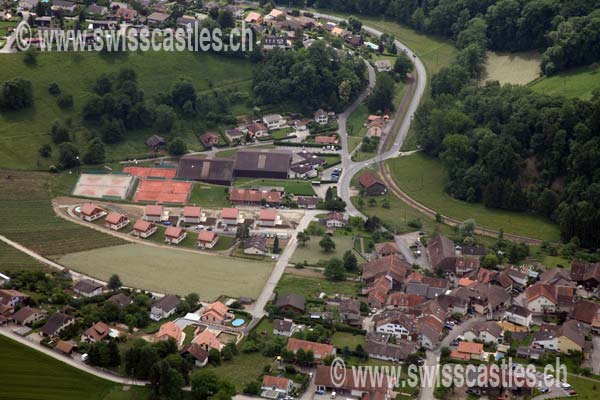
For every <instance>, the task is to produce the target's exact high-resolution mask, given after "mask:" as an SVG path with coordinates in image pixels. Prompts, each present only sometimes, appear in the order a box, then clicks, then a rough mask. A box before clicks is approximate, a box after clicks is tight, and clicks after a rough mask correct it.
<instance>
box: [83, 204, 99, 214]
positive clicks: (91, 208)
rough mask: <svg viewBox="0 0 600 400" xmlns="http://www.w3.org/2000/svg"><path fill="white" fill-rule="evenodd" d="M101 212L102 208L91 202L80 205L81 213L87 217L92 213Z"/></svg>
mask: <svg viewBox="0 0 600 400" xmlns="http://www.w3.org/2000/svg"><path fill="white" fill-rule="evenodd" d="M101 212H102V209H101V208H100V207H98V206H97V205H95V204H92V203H85V204H84V205H83V206H81V214H82V215H85V216H87V217H90V216H92V215H95V214H98V213H101Z"/></svg>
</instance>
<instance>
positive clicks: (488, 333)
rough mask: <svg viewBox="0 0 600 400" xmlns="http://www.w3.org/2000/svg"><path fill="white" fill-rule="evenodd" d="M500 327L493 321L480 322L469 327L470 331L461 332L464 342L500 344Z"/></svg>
mask: <svg viewBox="0 0 600 400" xmlns="http://www.w3.org/2000/svg"><path fill="white" fill-rule="evenodd" d="M502 332H503V330H502V327H501V326H500V325H499V324H498V323H497V322H495V321H486V322H480V323H478V324H475V325H473V326H471V328H470V329H468V330H466V331H465V332H463V335H462V336H463V337H464V338H465V340H468V341H474V340H480V341H482V342H484V343H488V342H491V343H500V342H502V337H503V335H502Z"/></svg>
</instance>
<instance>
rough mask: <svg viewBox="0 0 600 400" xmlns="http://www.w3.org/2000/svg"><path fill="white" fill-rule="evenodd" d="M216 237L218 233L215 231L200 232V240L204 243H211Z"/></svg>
mask: <svg viewBox="0 0 600 400" xmlns="http://www.w3.org/2000/svg"><path fill="white" fill-rule="evenodd" d="M216 237H217V234H216V233H215V232H211V231H202V232H200V233H199V234H198V241H199V242H204V243H211V242H212V241H213V240H215V238H216Z"/></svg>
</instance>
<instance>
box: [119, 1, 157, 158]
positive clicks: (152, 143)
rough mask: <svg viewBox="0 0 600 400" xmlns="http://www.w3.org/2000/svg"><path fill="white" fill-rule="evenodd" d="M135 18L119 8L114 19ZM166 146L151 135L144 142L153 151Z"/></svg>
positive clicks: (132, 11)
mask: <svg viewBox="0 0 600 400" xmlns="http://www.w3.org/2000/svg"><path fill="white" fill-rule="evenodd" d="M137 17H138V13H137V11H136V10H134V9H133V8H124V7H119V9H118V10H117V12H115V18H116V19H117V20H118V21H125V22H133V21H135V20H137ZM166 145H167V142H166V140H165V139H164V138H162V137H160V136H158V135H152V136H151V137H150V138H149V139H148V140H146V146H148V147H150V148H152V149H154V150H158V149H159V148H162V147H165V146H166Z"/></svg>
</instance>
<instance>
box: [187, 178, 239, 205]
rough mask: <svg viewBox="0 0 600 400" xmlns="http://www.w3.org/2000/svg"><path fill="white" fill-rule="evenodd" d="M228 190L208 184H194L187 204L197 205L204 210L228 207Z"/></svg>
mask: <svg viewBox="0 0 600 400" xmlns="http://www.w3.org/2000/svg"><path fill="white" fill-rule="evenodd" d="M228 192H229V188H227V187H225V186H219V185H211V184H208V183H194V187H193V188H192V193H191V194H190V198H189V200H188V203H189V204H197V205H199V206H200V207H206V208H223V207H228V206H229V204H230V203H229V199H228Z"/></svg>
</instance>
